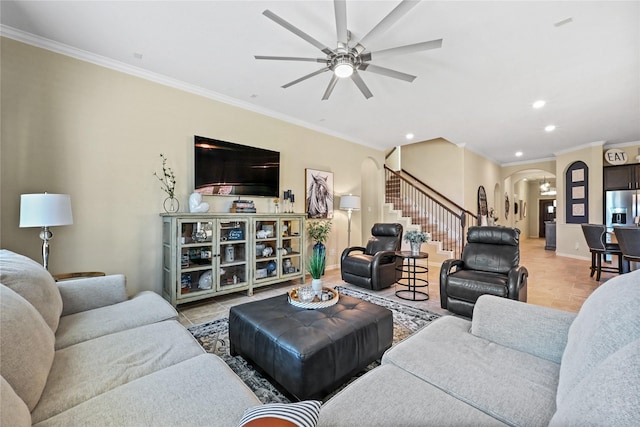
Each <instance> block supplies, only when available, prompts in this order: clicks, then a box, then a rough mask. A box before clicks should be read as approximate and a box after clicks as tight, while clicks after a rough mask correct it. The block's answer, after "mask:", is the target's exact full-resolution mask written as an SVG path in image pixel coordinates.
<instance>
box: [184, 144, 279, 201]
mask: <svg viewBox="0 0 640 427" xmlns="http://www.w3.org/2000/svg"><path fill="white" fill-rule="evenodd" d="M194 163H195V191H197V192H198V193H200V194H205V195H227V196H267V197H278V194H279V188H280V153H279V152H278V151H271V150H265V149H262V148H255V147H249V146H246V145H240V144H234V143H231V142H226V141H220V140H217V139H210V138H205V137H202V136H197V135H196V136H195V157H194Z"/></svg>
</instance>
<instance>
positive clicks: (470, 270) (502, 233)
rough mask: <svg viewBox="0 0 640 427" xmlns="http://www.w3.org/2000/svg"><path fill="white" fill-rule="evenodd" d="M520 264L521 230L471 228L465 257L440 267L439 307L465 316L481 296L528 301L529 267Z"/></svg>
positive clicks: (467, 315) (469, 315) (463, 253)
mask: <svg viewBox="0 0 640 427" xmlns="http://www.w3.org/2000/svg"><path fill="white" fill-rule="evenodd" d="M519 264H520V230H518V229H517V228H508V227H469V231H468V232H467V244H466V246H465V247H464V249H463V250H462V259H449V260H446V261H445V262H444V263H442V267H441V269H440V306H441V307H442V308H446V309H447V310H449V311H451V312H453V313H456V314H460V315H462V316H466V317H472V316H473V307H474V306H475V303H476V301H477V299H478V298H479V297H480V295H484V294H489V295H496V296H499V297H503V298H509V299H513V300H519V301H525V302H526V301H527V277H528V275H529V273H528V271H527V269H526V268H525V267H523V266H519Z"/></svg>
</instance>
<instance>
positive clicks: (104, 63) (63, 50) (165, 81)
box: [0, 24, 382, 151]
mask: <svg viewBox="0 0 640 427" xmlns="http://www.w3.org/2000/svg"><path fill="white" fill-rule="evenodd" d="M0 36H2V37H6V38H9V39H12V40H15V41H18V42H22V43H25V44H28V45H31V46H34V47H38V48H41V49H45V50H48V51H50V52H54V53H58V54H61V55H65V56H69V57H71V58H74V59H78V60H80V61H84V62H88V63H91V64H94V65H98V66H100V67H104V68H109V69H111V70H114V71H118V72H121V73H124V74H128V75H131V76H135V77H139V78H141V79H145V80H148V81H151V82H154V83H158V84H161V85H163V86H168V87H171V88H174V89H178V90H181V91H184V92H188V93H192V94H194V95H198V96H202V97H204V98H207V99H211V100H214V101H218V102H222V103H224V104H227V105H231V106H234V107H238V108H241V109H243V110H248V111H251V112H254V113H258V114H261V115H264V116H267V117H271V118H273V119H277V120H281V121H283V122H286V123H290V124H293V125H296V126H300V127H303V128H306V129H310V130H313V131H316V132H320V133H322V134H325V135H329V136H333V137H335V138H339V139H342V140H345V141H348V142H351V143H354V144H358V145H363V146H365V147H369V148H372V149H374V150H380V151H382V150H381V149H380V148H379V147H374V146H372V145H371V144H367V143H366V142H365V141H361V140H357V139H354V138H352V137H349V136H347V135H344V134H341V133H339V132H335V131H332V130H330V129H327V128H324V127H322V126H317V125H315V124H312V123H309V122H306V121H303V120H300V119H297V118H295V117H291V116H288V115H286V114H281V113H278V112H276V111H273V110H270V109H267V108H262V107H259V106H256V105H254V104H250V103H248V102H245V101H240V100H238V99H236V98H232V97H230V96H226V95H223V94H221V93H218V92H215V91H212V90H209V89H205V88H202V87H200V86H196V85H192V84H189V83H186V82H183V81H181V80H178V79H174V78H171V77H167V76H165V75H162V74H158V73H153V72H151V71H148V70H145V69H142V68H140V67H135V66H133V65H129V64H126V63H124V62H120V61H115V60H113V59H110V58H106V57H104V56H101V55H96V54H95V53H91V52H88V51H85V50H82V49H78V48H75V47H72V46H69V45H66V44H63V43H58V42H55V41H53V40H50V39H47V38H44V37H40V36H37V35H35V34H31V33H27V32H25V31H21V30H18V29H16V28H13V27H10V26H7V25H1V24H0Z"/></svg>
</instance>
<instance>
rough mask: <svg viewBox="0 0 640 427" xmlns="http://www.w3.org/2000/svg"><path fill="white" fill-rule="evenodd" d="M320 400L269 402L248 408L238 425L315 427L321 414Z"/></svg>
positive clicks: (246, 426)
mask: <svg viewBox="0 0 640 427" xmlns="http://www.w3.org/2000/svg"><path fill="white" fill-rule="evenodd" d="M321 404H322V402H320V401H318V400H304V401H302V402H296V403H268V404H266V405H260V406H254V407H251V408H249V409H247V410H246V411H245V412H244V415H243V416H242V419H241V420H240V423H239V424H238V427H261V426H269V427H314V426H315V425H316V424H317V423H318V417H319V416H320V405H321Z"/></svg>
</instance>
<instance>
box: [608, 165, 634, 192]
mask: <svg viewBox="0 0 640 427" xmlns="http://www.w3.org/2000/svg"><path fill="white" fill-rule="evenodd" d="M603 180H604V191H608V190H637V189H640V164H637V163H636V164H632V165H620V166H608V167H605V168H603Z"/></svg>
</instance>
